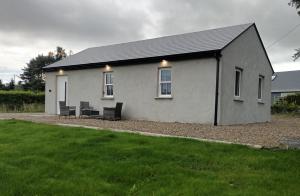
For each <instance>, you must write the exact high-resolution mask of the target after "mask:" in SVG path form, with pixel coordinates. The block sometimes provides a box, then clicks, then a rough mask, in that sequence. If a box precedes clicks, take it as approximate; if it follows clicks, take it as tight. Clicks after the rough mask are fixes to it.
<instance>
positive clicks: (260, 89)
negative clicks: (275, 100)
mask: <svg viewBox="0 0 300 196" xmlns="http://www.w3.org/2000/svg"><path fill="white" fill-rule="evenodd" d="M261 95H262V78H259V79H258V99H261V97H262V96H261Z"/></svg>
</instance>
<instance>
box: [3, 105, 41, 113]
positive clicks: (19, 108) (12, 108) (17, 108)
mask: <svg viewBox="0 0 300 196" xmlns="http://www.w3.org/2000/svg"><path fill="white" fill-rule="evenodd" d="M0 112H4V113H6V112H14V113H18V112H20V113H26V112H28V113H35V112H45V104H42V103H30V104H26V103H24V104H22V105H7V104H0Z"/></svg>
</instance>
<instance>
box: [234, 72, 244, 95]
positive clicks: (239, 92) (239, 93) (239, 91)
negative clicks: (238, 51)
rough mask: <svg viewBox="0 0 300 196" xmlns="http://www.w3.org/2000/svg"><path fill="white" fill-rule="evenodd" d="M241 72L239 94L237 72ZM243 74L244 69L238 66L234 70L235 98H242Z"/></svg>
mask: <svg viewBox="0 0 300 196" xmlns="http://www.w3.org/2000/svg"><path fill="white" fill-rule="evenodd" d="M237 72H239V73H240V74H239V83H238V85H239V86H238V95H237V94H236V83H237V81H236V73H237ZM242 74H243V69H241V68H238V67H236V68H235V70H234V91H233V93H234V97H235V98H240V97H241V87H242Z"/></svg>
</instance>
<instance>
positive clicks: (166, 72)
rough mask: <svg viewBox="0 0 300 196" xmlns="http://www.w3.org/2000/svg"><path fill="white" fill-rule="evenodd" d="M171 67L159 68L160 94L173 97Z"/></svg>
mask: <svg viewBox="0 0 300 196" xmlns="http://www.w3.org/2000/svg"><path fill="white" fill-rule="evenodd" d="M171 77H172V76H171V69H170V68H161V69H159V96H160V97H171V92H172V81H171V79H172V78H171Z"/></svg>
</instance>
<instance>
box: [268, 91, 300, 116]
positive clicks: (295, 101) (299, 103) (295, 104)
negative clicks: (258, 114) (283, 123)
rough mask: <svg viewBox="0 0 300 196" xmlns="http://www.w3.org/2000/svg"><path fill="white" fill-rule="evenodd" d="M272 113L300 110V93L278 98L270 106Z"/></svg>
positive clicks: (297, 111)
mask: <svg viewBox="0 0 300 196" xmlns="http://www.w3.org/2000/svg"><path fill="white" fill-rule="evenodd" d="M271 111H272V113H273V114H275V113H299V112H300V94H295V95H288V96H286V97H284V98H281V99H279V100H278V101H277V102H276V103H275V104H274V105H272V107H271Z"/></svg>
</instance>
